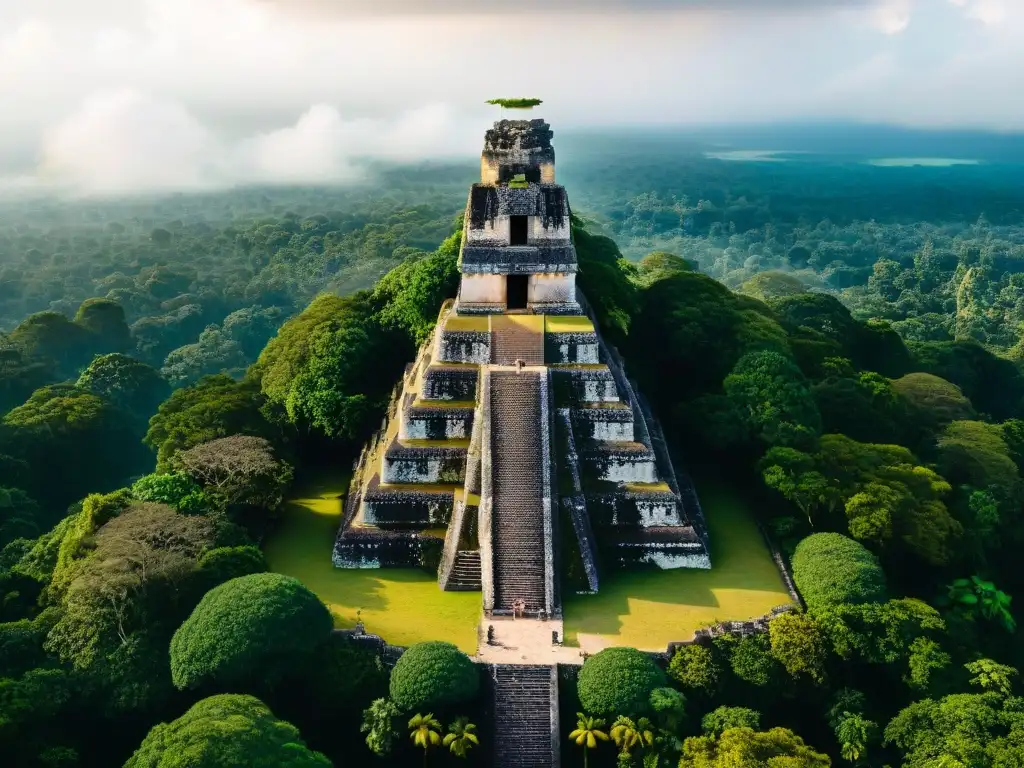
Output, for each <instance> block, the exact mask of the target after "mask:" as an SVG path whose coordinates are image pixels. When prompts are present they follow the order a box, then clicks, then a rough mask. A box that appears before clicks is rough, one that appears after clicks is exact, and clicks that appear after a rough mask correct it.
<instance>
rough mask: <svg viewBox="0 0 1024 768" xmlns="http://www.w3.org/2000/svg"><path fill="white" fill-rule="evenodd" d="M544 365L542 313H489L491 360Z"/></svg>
mask: <svg viewBox="0 0 1024 768" xmlns="http://www.w3.org/2000/svg"><path fill="white" fill-rule="evenodd" d="M517 360H522V361H523V363H524V364H525V365H544V316H543V315H492V316H491V362H492V363H495V364H496V365H515V364H516V361H517Z"/></svg>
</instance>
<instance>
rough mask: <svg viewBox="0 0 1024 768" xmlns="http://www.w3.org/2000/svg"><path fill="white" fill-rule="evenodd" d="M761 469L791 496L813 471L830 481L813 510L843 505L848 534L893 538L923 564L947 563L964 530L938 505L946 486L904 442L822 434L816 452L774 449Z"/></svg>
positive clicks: (884, 540)
mask: <svg viewBox="0 0 1024 768" xmlns="http://www.w3.org/2000/svg"><path fill="white" fill-rule="evenodd" d="M760 468H761V472H762V475H763V476H765V477H766V479H768V480H769V481H770V482H773V483H776V484H777V486H778V487H779V488H781V489H782V490H783V491H785V492H787V493H790V494H791V495H794V496H796V495H797V494H801V493H804V490H803V489H802V488H801V486H800V482H801V478H802V477H803V475H805V474H807V473H810V472H817V473H819V474H820V475H821V477H823V478H828V483H827V488H828V491H827V493H825V496H824V498H825V499H826V501H825V502H821V503H819V507H823V508H825V509H831V508H835V507H838V508H842V509H843V510H844V512H845V516H846V524H847V528H848V531H849V533H850V535H851V536H852V537H853V538H855V539H860V540H863V541H868V542H874V543H876V544H878V545H880V546H881V545H888V543H889V542H890V541H893V540H896V541H898V542H899V543H901V544H902V545H904V546H905V547H906V548H907V550H909V551H910V552H912V553H913V554H915V555H917V556H918V557H920V558H921V559H923V560H925V561H926V562H928V563H932V564H941V563H945V562H947V561H948V560H949V558H950V557H952V548H953V544H954V543H955V542H956V540H957V538H958V537H959V536H960V534H961V532H962V527H961V525H960V523H958V522H957V521H956V520H955V519H954V518H953V517H952V515H950V513H949V510H948V509H947V508H946V505H945V504H944V503H943V498H944V497H945V496H946V495H948V494H949V492H950V491H951V488H950V485H949V483H948V482H946V480H945V479H944V478H943V477H942V476H940V475H938V474H937V473H936V472H934V471H933V470H931V469H929V468H927V467H924V466H920V465H919V464H918V463H917V459H916V458H915V457H914V455H913V454H912V453H911V452H910V451H909V450H907V449H906V448H904V447H902V446H898V445H874V444H868V443H859V442H857V441H856V440H851V439H850V438H848V437H846V436H845V435H824V436H823V437H822V438H821V440H820V441H819V449H818V451H817V452H816V453H813V454H811V453H801V452H794V453H788V452H785V453H784V452H781V451H779V450H778V449H775V450H774V451H769V453H768V454H767V455H766V456H765V458H764V460H763V461H762V462H761V465H760ZM819 485H820V484H817V483H815V484H812V486H811V487H812V488H815V489H816V488H817V487H818V486H819ZM812 498H813V497H812ZM802 503H804V505H805V506H806V505H808V504H810V503H811V501H810V500H805V501H804V502H802Z"/></svg>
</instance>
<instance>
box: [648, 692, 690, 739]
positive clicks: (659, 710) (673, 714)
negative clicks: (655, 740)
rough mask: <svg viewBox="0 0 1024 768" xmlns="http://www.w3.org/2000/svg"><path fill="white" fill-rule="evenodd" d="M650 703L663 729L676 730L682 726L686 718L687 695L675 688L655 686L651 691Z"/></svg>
mask: <svg viewBox="0 0 1024 768" xmlns="http://www.w3.org/2000/svg"><path fill="white" fill-rule="evenodd" d="M650 705H651V712H653V713H654V719H655V720H656V721H657V723H658V725H659V726H660V727H661V728H662V729H664V730H666V731H671V732H676V731H678V730H679V729H680V728H681V727H682V725H683V721H684V720H685V719H686V697H685V696H683V694H682V693H680V692H679V691H677V690H676V689H675V688H667V687H666V688H655V689H654V690H653V691H651V698H650Z"/></svg>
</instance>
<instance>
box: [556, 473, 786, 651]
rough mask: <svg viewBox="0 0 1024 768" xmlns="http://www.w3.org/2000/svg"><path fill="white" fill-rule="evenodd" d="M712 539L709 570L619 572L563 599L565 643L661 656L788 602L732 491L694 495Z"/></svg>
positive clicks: (709, 487) (709, 489) (706, 487)
mask: <svg viewBox="0 0 1024 768" xmlns="http://www.w3.org/2000/svg"><path fill="white" fill-rule="evenodd" d="M698 491H699V492H700V493H701V504H702V506H703V508H704V513H705V516H706V517H707V522H708V529H709V535H710V538H711V566H712V567H711V569H710V570H708V571H702V570H690V569H677V570H667V571H657V570H651V571H632V572H619V573H613V574H610V575H607V576H605V577H604V578H603V579H602V582H601V590H600V592H599V593H598V594H596V595H570V596H567V597H566V599H565V605H564V615H565V635H566V641H567V642H568V643H569V644H574V643H578V641H579V636H580V634H586V635H601V636H602V637H601V638H600V639H601V642H603V643H605V644H607V645H633V646H636V647H638V648H644V649H650V650H663V649H664V648H665V646H666V645H667V644H668V643H669V642H671V641H673V640H686V639H688V638H690V637H692V635H693V633H694V631H696V630H697V629H699V628H700V627H702V626H707V625H709V624H714V623H716V622H719V621H727V620H742V619H749V618H754V617H755V616H760V615H762V614H764V613H766V612H767V611H768V610H769V609H771V608H773V607H775V606H777V605H781V604H783V603H787V602H789V595H788V594H787V592H786V589H785V586H784V585H783V583H782V579H781V577H780V576H779V573H778V570H777V569H776V567H775V563H774V562H773V560H772V558H771V554H770V553H769V552H768V549H767V547H766V546H765V543H764V540H763V538H762V537H761V533H760V531H759V530H758V529H757V525H756V523H755V522H754V518H753V514H752V512H751V511H750V510H749V509H748V508H747V507H746V505H745V504H744V502H743V500H742V498H741V497H740V496H739V495H738V494H737V493H736V492H734V491H733V490H731V489H729V488H726V487H724V486H722V485H720V484H715V483H706V484H703V485H702V486H701V487H699V488H698Z"/></svg>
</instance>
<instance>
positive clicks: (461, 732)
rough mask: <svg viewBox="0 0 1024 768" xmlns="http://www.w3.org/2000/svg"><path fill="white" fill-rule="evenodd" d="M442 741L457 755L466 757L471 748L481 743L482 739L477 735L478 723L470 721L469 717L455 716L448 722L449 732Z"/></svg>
mask: <svg viewBox="0 0 1024 768" xmlns="http://www.w3.org/2000/svg"><path fill="white" fill-rule="evenodd" d="M442 743H443V744H444V746H446V747H448V751H450V752H451V753H452V754H453V755H455V756H456V757H466V755H468V754H469V750H471V749H472V748H473V747H475V746H477V745H478V744H480V739H479V737H478V736H477V735H476V725H474V724H473V723H471V722H469V718H468V717H457V718H455V720H453V721H452V722H451V723H449V724H448V733H446V734H445V735H444V741H443V742H442Z"/></svg>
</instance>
